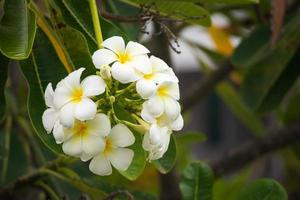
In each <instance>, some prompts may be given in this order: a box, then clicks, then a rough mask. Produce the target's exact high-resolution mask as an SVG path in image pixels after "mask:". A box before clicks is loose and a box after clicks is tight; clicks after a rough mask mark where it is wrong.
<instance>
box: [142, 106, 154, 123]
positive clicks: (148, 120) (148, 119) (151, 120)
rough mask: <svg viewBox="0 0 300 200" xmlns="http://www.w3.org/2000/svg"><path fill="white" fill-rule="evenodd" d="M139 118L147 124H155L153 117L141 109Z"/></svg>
mask: <svg viewBox="0 0 300 200" xmlns="http://www.w3.org/2000/svg"><path fill="white" fill-rule="evenodd" d="M141 117H142V118H143V120H145V121H146V122H148V123H155V122H156V119H155V117H153V116H152V115H151V114H150V113H149V112H148V110H147V109H142V112H141Z"/></svg>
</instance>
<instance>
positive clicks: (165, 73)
mask: <svg viewBox="0 0 300 200" xmlns="http://www.w3.org/2000/svg"><path fill="white" fill-rule="evenodd" d="M150 63H151V72H150V73H146V74H143V76H142V77H141V79H139V80H138V81H137V82H136V91H137V93H139V94H140V95H141V97H142V98H143V99H147V98H149V97H150V96H152V95H153V94H154V93H155V90H156V84H160V83H162V82H164V81H170V82H174V83H178V78H177V77H176V75H175V74H174V72H173V70H172V68H170V67H169V66H168V65H167V63H165V62H164V61H163V60H161V59H160V58H157V57H155V56H151V57H150Z"/></svg>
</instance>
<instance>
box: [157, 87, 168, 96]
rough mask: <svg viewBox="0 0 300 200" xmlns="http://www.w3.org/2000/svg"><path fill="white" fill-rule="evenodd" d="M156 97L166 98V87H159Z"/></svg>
mask: <svg viewBox="0 0 300 200" xmlns="http://www.w3.org/2000/svg"><path fill="white" fill-rule="evenodd" d="M157 95H158V96H159V97H165V96H168V87H167V86H160V87H159V88H158V90H157Z"/></svg>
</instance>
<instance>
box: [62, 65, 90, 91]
mask: <svg viewBox="0 0 300 200" xmlns="http://www.w3.org/2000/svg"><path fill="white" fill-rule="evenodd" d="M84 70H85V68H83V67H81V68H79V69H77V70H75V71H73V72H71V73H70V74H69V75H68V76H67V77H66V78H64V80H63V81H64V83H65V84H66V85H67V86H68V87H69V88H74V87H78V86H79V85H80V77H81V74H82V72H83V71H84Z"/></svg>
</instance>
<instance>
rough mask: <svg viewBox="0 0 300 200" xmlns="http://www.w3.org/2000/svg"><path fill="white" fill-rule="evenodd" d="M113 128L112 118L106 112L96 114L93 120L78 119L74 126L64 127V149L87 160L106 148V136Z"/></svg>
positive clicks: (69, 153)
mask: <svg viewBox="0 0 300 200" xmlns="http://www.w3.org/2000/svg"><path fill="white" fill-rule="evenodd" d="M110 130H111V125H110V120H109V118H108V117H107V116H106V115H105V114H101V113H99V114H96V116H95V118H94V119H92V120H87V121H85V122H82V121H79V120H76V121H75V124H74V126H73V127H72V128H63V130H61V131H63V132H64V133H65V137H66V138H67V139H65V141H64V143H63V146H62V147H63V151H64V152H65V153H66V154H68V155H71V156H75V157H80V158H81V160H82V161H87V160H89V159H91V158H92V157H93V156H95V155H96V154H97V153H98V152H100V151H102V150H103V149H104V148H105V140H104V136H106V135H107V134H108V133H109V132H110Z"/></svg>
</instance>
